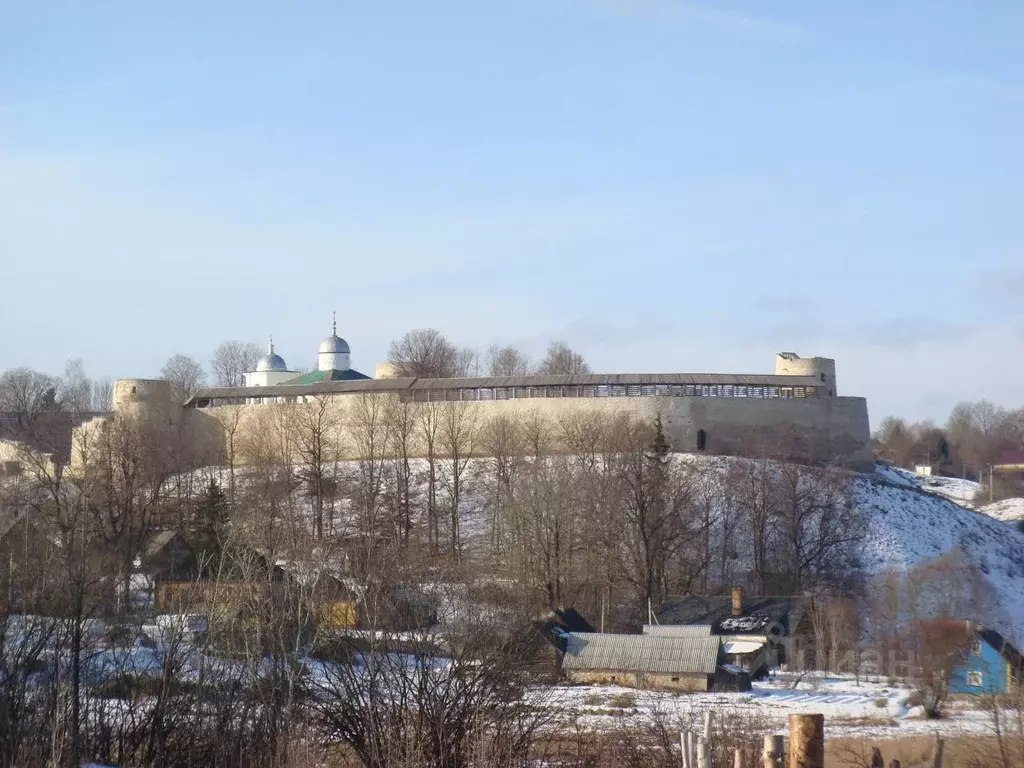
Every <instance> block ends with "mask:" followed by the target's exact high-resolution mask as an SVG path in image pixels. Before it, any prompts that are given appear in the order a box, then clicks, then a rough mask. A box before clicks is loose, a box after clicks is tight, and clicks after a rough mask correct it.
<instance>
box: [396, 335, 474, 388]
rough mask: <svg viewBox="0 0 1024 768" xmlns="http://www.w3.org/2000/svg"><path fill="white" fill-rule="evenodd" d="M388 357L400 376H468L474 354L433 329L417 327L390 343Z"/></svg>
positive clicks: (441, 377)
mask: <svg viewBox="0 0 1024 768" xmlns="http://www.w3.org/2000/svg"><path fill="white" fill-rule="evenodd" d="M388 360H389V361H390V362H391V363H392V364H393V365H394V366H395V369H396V371H397V373H398V375H399V376H417V377H421V378H438V379H443V378H457V377H460V376H467V375H469V373H470V372H471V370H472V368H473V365H474V362H475V355H474V354H473V352H472V351H471V350H468V349H460V348H459V347H457V346H455V344H453V343H452V342H451V340H450V339H448V337H447V336H445V335H444V334H443V333H441V332H440V331H438V330H435V329H434V328H417V329H415V330H412V331H409V332H408V333H406V334H405V335H404V336H403V337H402V338H400V339H398V340H397V341H393V342H391V346H390V348H389V349H388Z"/></svg>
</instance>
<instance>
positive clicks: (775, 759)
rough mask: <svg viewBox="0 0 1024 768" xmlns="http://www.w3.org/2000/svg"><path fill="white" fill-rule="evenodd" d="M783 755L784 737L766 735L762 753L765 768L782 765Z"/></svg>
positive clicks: (774, 767)
mask: <svg viewBox="0 0 1024 768" xmlns="http://www.w3.org/2000/svg"><path fill="white" fill-rule="evenodd" d="M782 756H783V750H782V737H781V736H765V737H764V753H763V755H762V760H763V765H764V768H779V767H780V766H781V765H782Z"/></svg>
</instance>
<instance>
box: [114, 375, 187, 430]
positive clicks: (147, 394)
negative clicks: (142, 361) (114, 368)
mask: <svg viewBox="0 0 1024 768" xmlns="http://www.w3.org/2000/svg"><path fill="white" fill-rule="evenodd" d="M113 410H114V413H116V414H119V415H123V416H134V417H137V418H144V419H159V420H160V421H167V420H168V419H169V418H170V417H171V415H172V412H173V411H172V408H171V383H170V382H169V381H165V380H163V379H117V380H116V381H115V382H114V399H113ZM173 410H174V411H177V410H180V408H175V409H173Z"/></svg>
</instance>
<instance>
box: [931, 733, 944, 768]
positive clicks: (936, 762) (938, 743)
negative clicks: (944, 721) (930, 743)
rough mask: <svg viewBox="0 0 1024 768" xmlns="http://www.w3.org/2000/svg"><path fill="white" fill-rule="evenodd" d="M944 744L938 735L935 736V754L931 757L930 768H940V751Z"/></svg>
mask: <svg viewBox="0 0 1024 768" xmlns="http://www.w3.org/2000/svg"><path fill="white" fill-rule="evenodd" d="M944 746H945V743H944V742H943V741H942V737H941V736H939V734H937V733H936V734H935V754H934V755H932V768H942V749H943V747H944Z"/></svg>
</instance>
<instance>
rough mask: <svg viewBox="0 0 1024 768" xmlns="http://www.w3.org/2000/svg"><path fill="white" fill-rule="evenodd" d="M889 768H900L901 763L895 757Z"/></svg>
mask: <svg viewBox="0 0 1024 768" xmlns="http://www.w3.org/2000/svg"><path fill="white" fill-rule="evenodd" d="M889 768H900V761H899V760H897V759H896V758H895V757H894V758H893V759H892V762H891V763H889Z"/></svg>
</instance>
